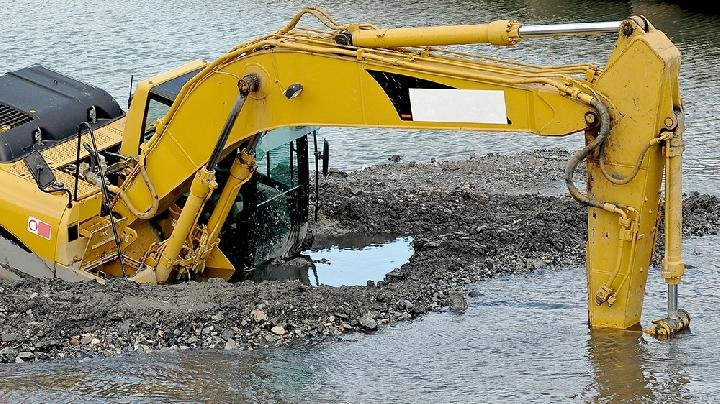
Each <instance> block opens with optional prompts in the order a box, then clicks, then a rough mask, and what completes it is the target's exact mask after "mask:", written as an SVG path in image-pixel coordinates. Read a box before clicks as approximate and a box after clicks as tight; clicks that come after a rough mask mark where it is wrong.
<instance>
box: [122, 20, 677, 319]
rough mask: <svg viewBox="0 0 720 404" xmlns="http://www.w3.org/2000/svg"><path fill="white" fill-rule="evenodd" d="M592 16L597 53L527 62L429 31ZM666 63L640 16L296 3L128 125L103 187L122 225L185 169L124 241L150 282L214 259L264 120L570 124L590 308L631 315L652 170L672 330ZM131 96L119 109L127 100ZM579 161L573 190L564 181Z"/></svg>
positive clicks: (672, 88) (669, 66) (504, 38)
mask: <svg viewBox="0 0 720 404" xmlns="http://www.w3.org/2000/svg"><path fill="white" fill-rule="evenodd" d="M304 14H312V15H315V16H316V17H317V18H318V19H319V20H320V21H321V22H322V23H324V24H325V26H326V27H327V30H323V31H319V30H316V29H302V28H299V27H298V26H297V23H298V22H299V21H300V19H301V17H302V16H303V15H304ZM601 32H616V33H617V35H618V40H617V45H616V47H615V49H614V50H613V52H612V54H611V56H610V59H609V60H608V61H607V63H606V65H605V66H604V68H602V69H601V68H599V67H597V66H594V65H590V64H576V65H564V66H536V65H531V64H526V63H520V62H514V61H505V60H499V59H496V58H490V57H484V56H479V55H474V54H470V53H465V52H458V51H451V50H448V49H445V48H434V47H433V46H438V45H453V44H465V43H489V44H495V45H514V44H516V43H519V42H521V40H523V39H524V38H526V37H532V36H541V35H558V34H568V33H570V34H572V33H601ZM679 63H680V55H679V52H678V50H677V48H675V46H674V45H673V44H672V43H671V42H670V41H669V40H668V38H667V37H666V36H665V35H664V34H663V33H662V32H661V31H659V30H657V29H655V28H654V27H653V26H652V25H651V24H650V23H649V22H648V21H647V20H645V19H644V18H642V17H633V18H630V19H627V20H625V21H622V22H617V23H605V24H590V25H582V24H579V25H572V26H560V27H555V28H553V27H552V26H523V25H521V24H519V23H517V22H514V21H496V22H493V23H490V24H486V25H476V26H457V27H440V28H437V27H436V28H407V29H387V30H380V29H377V28H375V27H373V26H371V25H367V24H365V25H357V24H355V25H338V24H337V23H335V22H334V21H333V20H332V19H331V18H330V17H328V16H327V15H326V14H324V13H322V12H321V11H319V10H317V9H308V10H304V11H303V12H302V13H301V14H299V15H298V16H297V17H296V18H295V19H294V20H293V21H292V22H291V23H290V24H289V25H288V26H287V27H285V28H283V29H282V30H280V31H278V32H276V33H274V34H272V35H269V36H267V37H263V38H259V39H257V40H254V41H251V42H249V43H246V44H243V45H240V46H238V47H236V48H234V49H232V50H231V51H230V52H228V53H227V54H225V55H223V56H221V57H220V58H218V59H217V60H215V61H214V62H212V63H210V64H207V65H205V66H204V67H203V68H202V70H201V71H200V72H199V73H197V74H196V75H195V76H194V77H192V78H191V79H190V80H189V81H188V82H187V83H186V84H185V85H184V86H183V87H182V89H181V90H180V92H179V94H178V95H177V97H176V98H175V101H174V102H173V104H172V106H171V107H170V109H169V111H168V112H167V114H165V116H164V117H163V118H162V119H161V120H160V121H159V122H158V124H157V125H156V128H155V129H156V132H155V135H154V136H153V137H152V138H151V139H149V141H147V142H145V143H143V144H142V145H140V144H138V143H139V140H138V139H139V138H140V136H138V135H136V134H129V133H126V134H125V136H124V143H123V145H122V150H126V151H128V150H129V151H132V150H138V147H139V149H140V153H139V155H138V156H137V157H136V158H135V161H136V164H135V165H134V166H133V167H132V169H131V170H130V171H129V172H128V175H127V177H126V178H125V180H124V182H123V183H122V184H121V185H120V186H119V187H118V188H116V189H114V190H113V191H114V193H116V194H117V197H116V198H115V200H114V202H115V204H114V207H113V210H114V211H116V212H117V214H118V215H119V216H122V217H124V218H127V220H125V221H124V225H125V226H127V227H132V226H133V223H138V222H142V221H145V220H147V219H149V218H150V217H153V216H156V215H158V214H160V212H164V211H166V210H167V209H168V208H170V207H171V206H172V205H173V204H174V202H175V201H176V200H177V198H178V190H180V189H187V184H188V182H189V181H190V180H191V179H192V180H191V181H192V182H191V185H190V187H189V195H188V198H187V201H186V202H185V204H184V206H183V207H182V211H181V212H180V213H179V216H178V217H177V220H176V221H174V227H173V229H172V234H171V235H170V236H169V237H168V238H167V239H165V240H161V241H153V242H152V243H149V242H148V243H146V245H141V246H139V247H138V246H137V245H136V246H135V247H134V249H135V250H136V251H144V253H143V254H142V261H143V265H142V266H141V268H140V269H139V270H138V272H137V273H136V274H135V275H134V277H133V279H135V280H137V281H140V282H157V283H163V282H166V281H168V279H170V276H171V274H172V273H173V271H177V270H179V269H182V268H186V269H187V268H194V270H196V271H202V270H203V269H204V268H206V267H213V265H209V266H208V265H206V264H207V262H209V260H211V258H212V257H215V258H212V259H215V260H217V256H218V250H217V242H218V237H219V228H220V227H222V224H223V223H224V221H225V217H226V216H227V212H228V209H229V208H228V206H229V201H232V200H234V198H235V197H236V196H237V193H238V190H239V189H240V187H241V186H242V184H243V183H244V182H246V181H247V180H248V179H249V178H250V176H251V175H252V173H253V171H254V158H253V154H254V147H255V145H256V143H257V141H258V139H259V137H260V136H262V135H263V134H265V133H267V132H268V131H271V130H273V129H275V128H281V127H288V126H301V125H302V126H354V127H373V128H378V127H382V128H397V129H456V130H472V131H488V132H526V133H532V134H535V135H540V136H565V135H570V134H573V133H578V132H583V133H584V135H585V139H586V147H585V148H583V149H582V150H580V151H578V152H577V153H576V154H575V155H574V156H573V157H572V158H571V159H570V161H569V162H568V166H567V171H566V181H567V185H568V188H569V191H570V194H571V195H572V196H573V197H574V198H575V199H577V200H578V201H579V202H581V203H583V204H585V205H588V207H589V209H588V241H587V273H588V311H589V321H590V324H591V326H593V327H613V328H629V327H633V326H636V325H637V324H639V322H640V314H641V310H642V301H643V296H644V290H645V284H646V281H647V272H648V268H649V265H650V263H651V260H652V256H653V252H654V247H655V240H656V238H657V229H658V225H657V224H658V217H659V212H660V211H661V206H660V199H661V197H660V187H661V183H662V180H663V174H665V184H666V190H665V229H666V230H665V240H666V243H665V245H666V251H665V258H664V260H663V270H662V275H663V277H664V278H665V279H666V281H667V283H668V285H669V286H668V290H669V293H670V295H672V296H675V299H670V300H669V313H668V319H665V320H664V322H661V323H658V328H657V330H659V331H658V332H660V333H670V332H673V331H676V330H678V329H680V328H683V327H685V326H687V322H689V318H687V315H686V313H685V312H684V311H682V310H678V309H677V301H676V296H677V284H678V283H679V280H680V278H681V276H682V275H683V271H684V264H683V260H682V253H681V241H682V239H681V220H682V218H681V161H682V160H681V159H682V157H681V155H682V149H683V140H682V131H683V119H682V116H683V115H682V101H681V98H680V93H679V86H678V72H679ZM133 103H134V104H133V107H132V108H131V111H130V112H129V113H128V115H132V114H133V113H137V112H133V108H136V105H135V100H134V101H133ZM137 105H142V103H141V102H138V103H137ZM137 108H139V107H137ZM238 149H239V150H240V153H239V154H238V157H237V158H236V159H235V162H234V163H233V167H232V175H231V177H230V178H231V179H230V180H228V183H227V184H225V185H224V186H223V190H222V193H221V197H220V200H219V202H218V205H217V206H216V207H215V209H214V211H213V213H212V215H211V218H210V220H209V221H208V223H207V224H202V223H199V222H200V220H199V218H200V213H201V211H202V210H203V208H204V206H205V203H206V202H207V200H208V198H209V196H210V195H211V193H212V192H213V190H214V189H215V188H217V186H218V185H217V183H216V180H215V175H214V164H215V162H217V161H218V159H220V158H224V157H225V156H228V155H229V154H230V153H231V152H233V151H234V150H238ZM583 161H585V163H586V173H587V184H586V185H587V186H586V191H581V190H580V189H579V188H578V187H577V186H576V185H575V183H574V181H573V173H574V172H575V170H576V168H577V167H578V165H579V164H580V163H582V162H583ZM136 243H142V238H140V237H138V238H137V241H136ZM221 261H222V260H221Z"/></svg>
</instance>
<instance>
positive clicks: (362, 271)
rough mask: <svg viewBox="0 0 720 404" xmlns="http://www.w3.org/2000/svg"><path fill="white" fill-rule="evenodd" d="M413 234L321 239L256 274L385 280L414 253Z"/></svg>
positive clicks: (322, 281)
mask: <svg viewBox="0 0 720 404" xmlns="http://www.w3.org/2000/svg"><path fill="white" fill-rule="evenodd" d="M412 241H413V238H412V237H398V236H397V235H387V234H381V235H367V234H347V235H343V236H340V237H333V238H330V239H325V238H323V239H317V240H316V241H315V243H314V244H313V247H314V248H313V249H311V250H305V251H303V252H302V254H301V256H300V257H299V258H295V259H292V260H289V261H286V262H282V263H271V264H268V265H266V266H265V267H263V268H260V269H257V270H255V271H254V272H253V274H252V277H251V278H252V279H253V280H254V281H256V282H262V281H288V280H298V281H300V282H301V283H303V284H304V285H308V286H320V285H328V286H355V285H362V286H364V285H367V283H368V281H373V282H377V281H381V280H383V278H384V277H385V274H387V273H388V272H390V271H392V270H394V269H396V268H400V266H402V265H403V264H404V263H406V262H408V260H409V259H410V257H411V256H412V255H413V253H414V250H413V247H412Z"/></svg>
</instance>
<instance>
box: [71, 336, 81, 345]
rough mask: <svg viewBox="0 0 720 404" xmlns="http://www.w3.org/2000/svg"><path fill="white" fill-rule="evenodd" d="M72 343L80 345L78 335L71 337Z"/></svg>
mask: <svg viewBox="0 0 720 404" xmlns="http://www.w3.org/2000/svg"><path fill="white" fill-rule="evenodd" d="M70 345H74V346H78V345H80V340H79V339H78V338H77V337H71V338H70Z"/></svg>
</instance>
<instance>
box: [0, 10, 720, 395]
mask: <svg viewBox="0 0 720 404" xmlns="http://www.w3.org/2000/svg"><path fill="white" fill-rule="evenodd" d="M305 4H306V2H304V1H295V0H292V1H288V2H265V3H263V4H257V3H256V2H249V1H222V0H218V1H213V2H191V1H181V0H172V1H164V2H152V1H147V2H105V1H99V0H97V1H85V2H65V1H60V0H48V1H42V2H39V1H23V2H14V1H8V0H5V1H3V2H2V4H0V8H1V9H2V10H3V11H4V12H3V18H4V24H3V33H2V34H1V35H2V38H3V40H2V41H0V54H1V55H3V56H2V58H1V59H0V71H6V70H12V69H16V68H20V67H23V66H25V65H28V64H30V63H42V64H45V65H46V66H48V67H52V68H54V69H57V70H60V71H63V72H66V73H68V74H71V75H73V76H75V77H77V78H79V79H82V80H85V81H88V82H91V83H94V84H96V85H99V86H101V87H103V88H106V89H108V90H109V91H110V92H111V93H112V94H113V95H114V96H115V97H116V98H118V99H119V100H124V99H125V97H126V94H127V83H128V81H129V77H130V75H131V74H135V75H136V77H147V76H149V75H151V74H153V73H155V72H158V71H162V70H165V69H168V68H171V67H174V66H176V65H178V64H179V63H180V62H182V61H186V60H190V59H193V58H198V57H204V58H212V57H214V56H217V55H218V54H220V53H221V52H222V51H224V50H226V49H228V48H230V47H231V46H233V45H235V44H237V43H238V42H241V41H243V40H246V39H249V38H251V37H253V36H257V35H260V34H264V33H266V32H268V31H269V30H273V29H276V28H278V27H280V26H281V24H282V23H283V22H285V21H287V20H288V19H289V18H290V16H291V15H292V14H293V12H294V10H296V9H299V8H301V7H302V6H304V5H305ZM320 4H321V5H323V6H325V7H326V8H328V9H329V10H332V12H333V14H334V15H336V16H337V17H338V18H339V19H340V20H342V21H347V20H352V21H358V20H363V21H371V22H374V23H377V24H379V25H401V24H403V25H426V24H445V23H473V22H483V21H487V20H490V19H494V18H517V19H519V20H522V21H527V22H538V23H543V22H567V21H580V20H583V21H592V20H614V19H621V18H623V17H626V16H628V15H630V14H644V15H646V16H648V17H649V18H650V19H651V20H652V21H653V22H655V24H656V25H657V26H658V27H660V28H662V29H663V30H664V31H665V32H666V33H668V35H669V36H670V37H671V38H672V39H673V40H674V41H675V43H676V44H677V45H678V46H679V48H680V49H681V51H682V52H683V55H684V59H683V68H682V72H681V75H682V77H681V81H682V87H683V91H684V96H685V100H686V110H687V114H688V117H687V123H688V126H689V127H688V131H687V132H686V134H687V140H688V147H687V152H686V157H687V159H686V161H687V164H686V171H685V172H686V189H687V190H699V191H704V192H710V193H717V189H719V188H718V185H720V174H719V173H720V170H719V169H720V163H719V162H720V141H719V140H718V137H717V136H716V132H717V128H718V123H719V122H718V121H719V119H718V117H717V113H716V111H717V109H718V104H720V101H718V99H717V97H716V95H717V94H720V91H719V90H720V84H718V83H719V82H718V80H717V79H716V72H717V66H716V61H717V59H718V57H719V56H720V46H718V45H720V28H718V27H720V24H719V23H720V18H718V17H717V16H711V15H706V14H702V13H698V12H695V11H690V10H686V9H682V8H680V7H679V6H677V5H674V4H670V3H665V2H654V1H630V2H623V1H607V2H602V1H590V0H587V1H583V0H574V1H563V2H560V1H554V0H526V1H494V2H489V4H485V3H481V2H477V1H470V0H449V1H439V0H433V1H424V2H417V3H410V2H390V3H389V2H386V1H380V0H373V1H367V2H362V3H358V2H345V3H343V2H340V1H338V0H326V1H321V2H320ZM611 47H612V38H609V37H594V38H553V39H542V40H533V41H528V42H527V43H525V44H523V45H522V46H520V47H516V48H507V49H496V48H485V49H486V50H487V51H488V52H490V53H492V54H494V55H497V56H502V57H510V58H515V59H521V60H525V61H529V62H534V63H553V64H554V63H565V62H568V63H569V62H579V61H582V62H586V61H596V62H598V63H602V60H604V58H605V57H606V56H607V54H608V52H609V50H610V49H611ZM323 133H324V134H325V136H327V137H329V138H330V139H331V141H332V143H333V165H334V166H335V167H336V168H342V169H349V168H359V167H362V166H363V165H366V164H374V163H378V162H383V161H386V158H387V157H388V156H390V155H392V154H400V155H402V156H404V158H405V159H406V160H428V159H429V158H431V157H436V158H456V157H458V156H466V155H469V154H472V153H487V152H509V151H516V150H520V149H529V148H536V147H550V146H551V147H566V148H569V149H575V148H577V147H579V146H580V142H581V139H580V138H578V137H569V138H564V139H541V138H533V137H529V136H525V135H517V134H502V135H499V134H485V135H482V136H470V135H468V134H466V133H441V132H439V133H436V134H434V135H432V136H427V135H423V134H420V133H415V132H410V133H398V132H389V133H388V132H386V131H382V132H381V131H367V130H347V129H345V130H340V129H327V130H325V131H324V132H323ZM719 243H720V239H719V238H717V237H709V238H703V239H694V240H688V241H687V247H688V254H687V261H688V263H689V264H691V265H693V266H694V268H690V269H689V270H688V276H687V282H686V283H684V284H683V289H682V292H681V293H682V294H681V296H682V302H683V306H685V307H686V308H687V309H688V310H689V311H690V313H691V314H692V315H693V317H694V319H693V330H692V333H691V334H688V335H684V336H682V337H681V338H678V339H676V340H673V341H670V342H665V343H659V342H656V341H652V340H647V339H645V338H642V339H641V336H640V335H639V334H637V333H616V332H613V333H602V332H594V333H589V332H588V331H587V328H586V327H585V319H586V314H585V306H584V305H585V303H584V302H585V296H584V285H585V283H584V282H585V281H584V274H583V271H582V270H578V269H577V268H574V269H573V268H567V269H562V270H557V271H546V272H543V273H535V274H532V275H530V276H527V277H525V276H510V277H505V278H499V279H495V280H490V281H487V282H482V283H480V284H478V285H476V286H475V287H474V293H473V295H474V297H472V298H471V299H470V308H469V309H468V311H467V313H466V314H465V315H463V316H455V315H449V314H441V315H435V314H434V315H428V316H426V317H424V318H423V319H421V320H419V321H414V322H411V323H405V324H401V325H399V326H397V327H394V328H391V329H387V330H384V331H382V332H380V333H377V334H374V335H370V336H357V335H355V336H351V337H350V338H351V339H349V340H346V341H345V342H342V343H338V344H329V345H320V346H313V347H297V348H293V349H288V350H276V351H269V352H262V353H249V352H239V353H225V352H166V353H159V354H155V355H153V356H152V358H151V359H150V360H148V358H147V357H145V356H125V357H121V358H116V359H93V360H89V361H85V362H74V361H66V362H55V363H48V364H39V365H23V366H15V365H11V366H3V367H0V399H2V398H9V399H11V400H12V401H14V400H19V399H28V398H29V399H31V400H36V401H45V400H57V401H68V400H69V399H74V398H77V397H82V398H83V399H86V400H98V401H100V400H104V399H107V398H115V399H122V398H127V397H130V399H132V400H135V399H138V400H139V399H145V400H148V401H153V400H157V399H179V400H202V399H221V400H228V399H239V400H242V399H247V400H254V399H255V400H257V399H262V400H267V401H284V400H288V401H302V400H304V399H311V400H312V401H353V402H355V401H372V400H374V399H378V398H379V399H381V400H382V401H391V400H398V401H428V400H429V401H431V402H437V401H458V402H470V401H475V402H477V401H502V400H508V399H518V398H533V399H536V400H540V401H561V400H566V399H567V400H572V399H575V400H589V399H595V398H597V399H599V400H600V401H606V400H611V399H621V398H642V399H645V400H646V401H660V400H664V399H668V400H670V401H684V400H688V399H689V400H696V401H712V397H716V396H717V394H718V393H720V391H719V387H718V385H717V383H716V381H717V380H720V371H719V370H718V367H717V366H716V364H715V362H716V360H717V358H718V357H720V351H719V350H718V348H717V344H716V341H715V338H714V337H715V336H716V335H717V334H718V332H719V331H720V326H718V324H717V319H718V318H719V317H720V316H718V314H719V313H718V309H717V307H718V304H717V302H718V301H719V300H720V294H719V292H718V290H720V266H718V264H717V257H719V256H720V249H719V248H718V244H719ZM651 276H652V278H651V282H650V284H649V286H648V289H649V291H648V296H647V298H646V311H645V315H646V317H647V318H646V321H645V322H646V324H647V321H648V320H649V319H650V317H652V316H654V315H657V314H660V313H661V312H662V311H663V308H664V302H663V289H664V288H663V285H662V284H661V282H660V280H659V275H658V274H657V273H656V272H655V273H653V274H652V275H651Z"/></svg>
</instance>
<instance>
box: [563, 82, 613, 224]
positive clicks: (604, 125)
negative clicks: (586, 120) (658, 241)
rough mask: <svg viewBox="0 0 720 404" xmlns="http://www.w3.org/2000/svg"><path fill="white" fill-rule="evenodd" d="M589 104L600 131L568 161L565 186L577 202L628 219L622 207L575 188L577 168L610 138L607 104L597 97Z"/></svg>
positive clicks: (591, 99) (589, 101)
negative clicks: (594, 112) (598, 121)
mask: <svg viewBox="0 0 720 404" xmlns="http://www.w3.org/2000/svg"><path fill="white" fill-rule="evenodd" d="M588 104H590V105H591V106H592V107H593V108H595V110H596V111H597V113H598V117H599V119H600V128H599V129H598V133H597V136H595V139H594V140H593V141H592V142H590V143H589V144H587V145H586V146H585V147H583V148H582V149H580V150H578V151H577V152H575V154H573V155H572V157H570V160H568V163H567V165H566V166H565V185H566V186H567V188H568V191H569V192H570V195H572V197H573V198H575V200H576V201H578V202H580V203H582V204H584V205H587V206H592V207H595V208H599V209H603V210H606V211H608V212H613V213H617V214H619V215H620V216H622V217H623V219H627V213H626V212H625V211H624V210H623V209H620V207H618V206H617V205H615V204H612V203H609V202H601V201H598V200H596V199H592V198H590V197H589V196H587V195H585V194H583V193H582V192H580V190H579V189H578V188H577V187H576V186H575V183H574V182H573V175H574V174H575V170H576V169H577V166H578V165H580V162H582V161H583V160H585V159H586V158H587V156H588V155H589V154H590V152H591V151H593V150H594V149H595V148H597V147H599V146H602V144H603V143H605V141H606V140H607V138H608V136H610V125H611V119H610V111H609V110H608V108H607V107H606V106H605V104H603V103H602V101H600V99H598V97H597V96H594V97H592V98H590V100H588Z"/></svg>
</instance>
